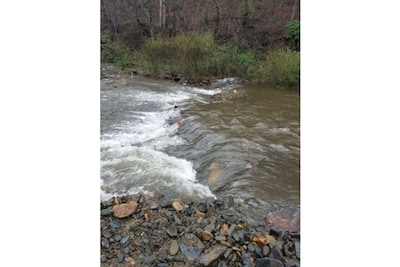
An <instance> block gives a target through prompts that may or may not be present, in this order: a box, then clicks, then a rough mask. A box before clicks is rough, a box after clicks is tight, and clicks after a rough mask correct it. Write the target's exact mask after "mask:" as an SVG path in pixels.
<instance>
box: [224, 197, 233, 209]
mask: <svg viewBox="0 0 400 267" xmlns="http://www.w3.org/2000/svg"><path fill="white" fill-rule="evenodd" d="M234 205H235V201H234V199H233V197H232V196H226V197H225V198H224V205H223V208H224V209H226V210H227V209H229V208H231V207H233V206H234Z"/></svg>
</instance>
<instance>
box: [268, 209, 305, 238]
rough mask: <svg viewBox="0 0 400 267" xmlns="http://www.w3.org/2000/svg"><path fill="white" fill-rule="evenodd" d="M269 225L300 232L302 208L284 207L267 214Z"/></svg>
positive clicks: (277, 228)
mask: <svg viewBox="0 0 400 267" xmlns="http://www.w3.org/2000/svg"><path fill="white" fill-rule="evenodd" d="M266 219H267V225H268V226H269V227H270V228H274V229H276V230H279V231H289V232H300V208H293V207H291V208H283V209H279V210H275V211H272V212H269V213H268V214H267V218H266Z"/></svg>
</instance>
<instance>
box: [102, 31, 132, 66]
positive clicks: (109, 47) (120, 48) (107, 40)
mask: <svg viewBox="0 0 400 267" xmlns="http://www.w3.org/2000/svg"><path fill="white" fill-rule="evenodd" d="M101 62H110V63H114V64H115V65H116V66H118V67H120V68H126V67H130V66H132V62H133V61H132V53H131V51H130V49H129V48H128V47H127V46H126V45H125V44H123V43H122V42H120V41H114V40H112V38H111V35H110V34H109V33H108V32H102V33H101Z"/></svg>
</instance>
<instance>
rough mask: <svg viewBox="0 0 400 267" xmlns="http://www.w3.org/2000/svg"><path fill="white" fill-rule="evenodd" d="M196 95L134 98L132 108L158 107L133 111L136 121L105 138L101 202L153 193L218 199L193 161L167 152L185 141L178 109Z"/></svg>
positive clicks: (177, 93)
mask: <svg viewBox="0 0 400 267" xmlns="http://www.w3.org/2000/svg"><path fill="white" fill-rule="evenodd" d="M175 89H176V88H175ZM194 96H195V94H194V93H193V92H190V90H187V91H180V90H178V91H176V90H175V91H174V92H170V91H167V92H162V93H158V92H154V91H152V92H147V91H137V92H135V93H134V94H129V98H131V99H132V105H135V104H136V103H137V104H143V103H145V104H146V103H147V104H148V103H150V104H149V107H152V106H155V107H157V108H155V109H154V111H140V112H138V111H131V112H130V113H129V116H130V118H132V121H125V122H124V123H121V124H120V125H117V126H116V127H114V130H117V131H114V132H109V133H104V134H103V135H102V136H101V142H100V148H101V186H100V187H101V199H102V200H106V199H109V198H111V197H114V196H117V195H121V194H135V193H138V192H144V193H146V194H152V193H153V192H155V191H161V192H168V193H170V194H172V195H185V196H198V197H215V195H214V194H213V193H212V192H211V191H210V189H209V188H208V186H206V185H203V184H200V183H198V181H197V180H196V171H195V170H194V168H193V164H192V163H191V162H189V161H187V160H185V159H179V158H176V157H174V156H171V155H168V154H167V153H166V152H165V149H167V148H168V147H170V146H176V145H181V144H184V143H185V140H183V139H182V138H181V137H180V136H179V135H178V134H177V131H178V128H179V125H178V123H177V122H178V121H180V120H181V118H180V113H179V110H178V109H175V108H174V106H175V105H177V104H179V103H180V102H182V101H186V100H189V99H193V97H194ZM151 103H154V104H151Z"/></svg>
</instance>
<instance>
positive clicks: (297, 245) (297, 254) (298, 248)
mask: <svg viewBox="0 0 400 267" xmlns="http://www.w3.org/2000/svg"><path fill="white" fill-rule="evenodd" d="M294 247H295V251H296V257H297V258H299V259H300V241H294Z"/></svg>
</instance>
